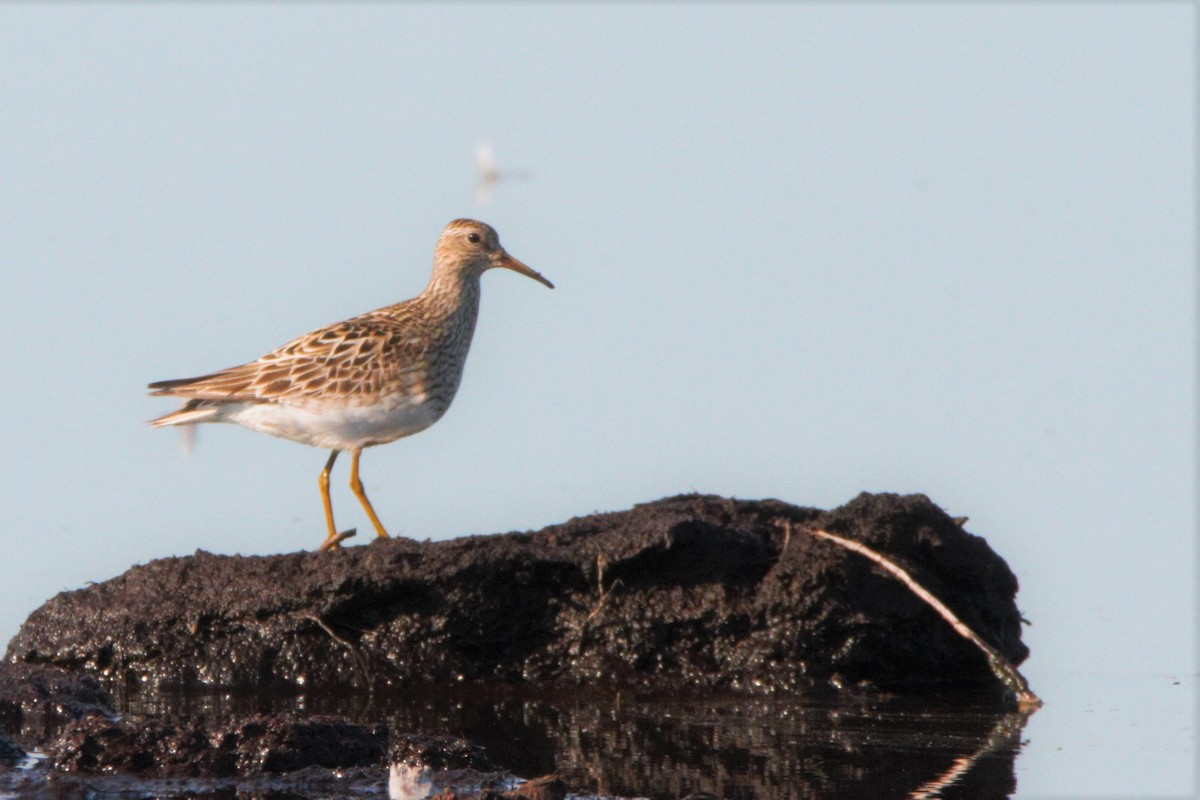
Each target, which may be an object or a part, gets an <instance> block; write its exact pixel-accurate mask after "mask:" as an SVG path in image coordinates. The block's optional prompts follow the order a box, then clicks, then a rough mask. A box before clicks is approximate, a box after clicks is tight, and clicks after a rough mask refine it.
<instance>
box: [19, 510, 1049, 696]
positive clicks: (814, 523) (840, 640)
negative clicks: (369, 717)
mask: <svg viewBox="0 0 1200 800" xmlns="http://www.w3.org/2000/svg"><path fill="white" fill-rule="evenodd" d="M789 524H790V525H791V526H792V529H791V531H790V532H789V531H788V530H786V527H787V525H789ZM822 526H823V527H828V528H829V529H830V530H831V531H833V532H837V533H840V534H841V535H844V536H847V537H849V538H854V539H858V540H860V541H863V542H865V543H867V544H869V545H870V546H872V547H874V548H876V549H879V550H881V551H883V552H884V553H885V554H887V555H888V556H889V557H891V558H893V559H895V560H897V561H898V562H900V563H901V564H902V565H904V566H905V567H906V568H908V569H910V570H911V571H912V572H913V573H914V575H916V576H917V577H918V579H919V580H921V581H923V582H924V583H925V585H926V586H927V587H929V588H930V589H931V590H932V591H934V593H935V594H937V595H938V596H939V597H940V598H941V599H942V600H943V602H945V603H946V604H947V605H948V606H950V607H951V608H952V609H954V610H955V611H956V612H957V613H959V614H960V616H961V617H962V618H963V619H964V620H965V621H966V622H967V623H968V624H970V625H971V626H973V627H974V628H975V630H976V631H977V632H978V633H979V634H980V635H981V636H982V637H983V638H984V639H985V640H987V641H988V642H990V643H991V644H992V645H993V646H995V647H996V648H997V649H999V650H1000V651H1001V652H1002V653H1003V654H1004V655H1005V656H1006V657H1008V658H1009V659H1010V660H1011V661H1013V662H1014V663H1019V662H1020V661H1022V660H1023V659H1024V658H1025V657H1026V655H1027V652H1028V651H1027V649H1026V648H1025V646H1024V645H1023V644H1022V643H1021V641H1020V616H1019V614H1018V611H1017V608H1016V605H1015V603H1014V599H1013V598H1014V594H1015V592H1016V588H1017V582H1016V578H1015V577H1014V576H1013V575H1012V573H1011V572H1010V571H1009V569H1008V567H1007V565H1006V564H1005V563H1004V561H1003V560H1002V559H1001V558H1000V557H999V556H997V555H996V554H995V553H994V552H992V550H991V549H990V548H989V547H988V546H987V543H986V542H985V541H984V540H983V539H980V538H978V537H976V536H972V535H971V534H969V533H967V532H965V531H964V530H963V529H962V528H961V527H960V526H959V525H957V524H956V523H955V521H954V520H953V519H951V518H950V517H948V516H947V515H946V514H945V513H944V512H943V511H942V510H941V509H939V508H937V507H936V506H934V505H933V504H932V503H930V502H929V500H928V499H927V498H925V497H924V496H921V495H913V496H906V497H902V496H897V495H866V494H864V495H860V496H859V497H858V498H856V499H855V500H854V501H852V502H851V503H849V504H847V505H846V506H843V507H842V508H839V509H837V510H835V511H833V512H828V513H826V512H821V511H818V510H815V509H805V508H798V507H796V506H792V505H788V504H786V503H783V502H779V501H775V500H766V501H754V502H752V501H736V500H729V499H723V498H720V497H713V496H702V495H687V496H679V497H673V498H668V499H665V500H660V501H657V502H654V503H647V504H644V505H639V506H636V507H634V508H633V509H631V510H629V511H623V512H617V513H608V514H595V515H592V516H588V517H579V518H576V519H572V520H570V521H568V522H566V523H564V524H561V525H554V526H551V527H548V528H545V529H543V530H541V531H538V532H536V533H511V534H503V535H494V536H477V537H467V538H461V539H455V540H451V541H444V542H424V543H421V542H415V541H411V540H406V539H397V540H392V541H376V542H373V543H372V544H370V545H369V546H367V547H352V548H346V549H345V550H342V551H340V552H334V553H315V552H314V553H305V552H300V553H293V554H288V555H280V556H254V557H242V556H216V555H212V554H209V553H205V552H202V551H198V552H197V553H196V554H195V555H193V556H190V557H184V558H168V559H162V560H159V561H154V562H151V563H149V564H146V565H142V566H137V567H134V568H132V569H130V570H129V571H128V572H126V573H125V574H123V575H121V576H119V577H117V578H114V579H112V580H109V581H106V582H104V583H102V584H99V585H94V586H89V587H87V588H85V589H80V590H76V591H72V592H64V593H62V594H59V595H58V596H56V597H54V598H52V599H51V600H50V601H48V602H47V603H46V604H44V605H43V606H42V607H41V608H39V609H38V610H37V611H35V612H34V613H33V614H32V615H30V617H29V619H28V620H26V622H25V624H24V625H23V626H22V628H21V630H20V632H19V633H18V634H17V636H16V637H15V638H14V639H13V640H12V642H11V643H10V644H9V647H8V653H7V658H8V659H9V660H11V661H25V662H44V663H51V664H55V665H59V666H62V667H64V668H67V669H72V670H85V671H88V672H91V673H93V674H96V675H99V676H103V677H105V678H106V679H108V680H110V681H113V682H114V684H115V683H120V682H128V683H130V684H144V685H148V686H151V687H153V686H155V685H177V686H200V685H211V686H258V687H271V686H274V687H285V686H288V685H292V686H295V685H308V686H336V685H348V686H366V685H369V684H376V685H377V684H379V683H419V682H433V683H439V684H447V683H453V682H460V681H475V680H493V681H494V680H499V681H503V682H508V683H514V684H520V683H536V684H539V685H541V684H548V683H560V684H574V683H588V684H611V685H634V686H641V687H647V688H653V689H669V688H672V687H682V686H698V687H708V688H731V689H752V690H758V689H763V690H772V689H774V690H802V689H805V688H809V687H812V686H814V685H828V684H829V683H831V682H832V683H834V684H835V685H836V684H844V683H847V682H849V683H873V684H875V685H888V686H894V687H904V686H909V687H911V686H919V685H926V686H928V685H934V686H940V685H945V684H947V683H954V682H964V681H965V682H971V681H982V682H983V684H986V685H992V684H994V681H993V678H992V677H991V674H990V672H989V671H988V668H987V665H986V662H985V660H984V658H983V657H982V655H981V654H980V653H979V652H978V651H977V650H975V649H974V647H973V646H971V645H970V644H969V643H967V642H965V641H964V640H962V639H961V638H960V637H959V636H958V635H957V634H956V633H955V632H954V631H953V630H952V629H951V628H950V627H949V626H948V625H947V624H946V623H945V622H944V621H943V620H942V619H941V618H940V617H938V616H937V615H936V614H935V613H934V612H933V611H932V610H930V609H929V608H927V607H926V606H925V605H924V604H923V603H922V602H921V601H920V600H918V599H917V598H916V597H914V596H913V595H912V594H911V593H910V592H909V590H908V589H907V588H905V587H904V586H903V585H901V584H900V583H898V582H897V581H895V580H894V579H893V578H891V577H890V576H888V575H886V574H885V573H883V572H882V571H881V570H879V569H878V568H877V567H875V566H874V565H872V564H871V563H870V562H868V561H867V560H865V559H864V558H862V557H861V556H859V555H857V554H854V553H848V552H846V551H845V550H843V549H841V548H839V547H838V546H836V545H835V544H833V543H831V542H828V541H821V540H818V539H816V538H814V537H812V536H809V535H807V534H806V533H805V531H806V530H807V529H810V528H812V527H822Z"/></svg>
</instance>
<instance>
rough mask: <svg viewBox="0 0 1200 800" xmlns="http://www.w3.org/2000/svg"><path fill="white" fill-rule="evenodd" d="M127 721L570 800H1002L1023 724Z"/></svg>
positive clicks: (736, 702)
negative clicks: (394, 743)
mask: <svg viewBox="0 0 1200 800" xmlns="http://www.w3.org/2000/svg"><path fill="white" fill-rule="evenodd" d="M123 703H124V705H125V706H126V707H127V710H129V711H131V712H134V713H156V714H162V713H165V714H181V715H184V716H187V717H198V718H205V719H206V720H208V721H212V722H215V721H218V720H220V719H222V718H229V717H234V716H240V715H245V714H251V713H256V712H277V711H293V712H299V713H304V714H340V715H344V716H347V717H350V718H352V719H354V720H355V721H357V722H363V723H374V722H380V721H385V722H387V723H388V725H389V727H390V729H391V730H392V731H393V732H394V733H400V732H408V731H421V732H424V733H429V734H450V735H454V736H461V737H464V738H467V739H470V740H472V741H475V742H478V743H479V744H481V745H483V746H484V747H485V748H487V751H488V754H489V756H490V758H491V760H492V762H493V763H494V764H495V765H497V766H502V767H504V768H506V769H508V770H511V771H512V772H513V773H515V774H517V775H520V776H523V777H531V776H535V775H543V774H546V773H550V772H555V771H557V772H558V774H559V775H560V776H561V777H562V778H563V779H564V780H565V781H566V783H567V785H568V786H570V787H571V788H572V790H573V791H576V792H584V793H594V794H598V795H607V796H622V797H632V796H640V797H648V798H653V799H654V800H657V799H658V798H681V797H686V796H687V795H689V794H696V793H710V794H714V795H717V796H720V797H727V798H820V799H821V800H832V799H835V798H843V797H844V798H862V797H880V798H888V797H895V798H904V797H908V798H913V800H916V799H917V798H922V799H924V798H939V797H940V798H1004V797H1008V796H1009V795H1010V794H1011V793H1012V792H1013V791H1014V790H1015V787H1016V779H1015V777H1014V762H1015V758H1016V754H1017V752H1018V750H1019V748H1020V741H1019V736H1020V731H1021V729H1022V727H1023V724H1024V720H1025V717H1024V716H1023V715H1021V714H1018V713H1011V712H1002V711H997V710H995V709H985V708H979V707H974V708H971V707H964V705H962V704H961V703H954V702H953V701H951V700H949V699H947V700H944V701H942V702H938V701H937V699H936V698H935V699H934V700H931V699H930V698H928V697H925V698H920V699H915V700H914V699H899V698H884V699H881V698H879V697H878V696H865V695H864V696H855V697H851V698H849V699H847V698H845V697H839V698H838V699H836V700H830V701H823V702H814V701H809V700H803V701H802V700H799V699H787V700H784V699H779V698H767V697H761V698H760V697H752V698H747V697H745V696H735V697H714V696H692V697H684V696H673V697H668V698H662V697H657V698H656V697H643V696H639V695H632V694H623V693H619V692H608V693H599V692H584V691H579V692H572V693H565V694H564V693H557V694H546V693H536V694H535V693H531V692H522V691H517V690H514V689H513V688H511V687H501V688H496V687H491V688H488V689H483V688H470V687H460V688H459V689H458V690H457V691H455V692H453V693H445V692H438V693H434V692H414V691H411V690H405V691H394V692H391V693H384V692H377V693H375V694H374V695H373V696H364V695H361V694H359V695H353V694H337V693H324V694H319V695H318V694H312V695H299V696H292V697H264V696H262V695H255V696H238V695H228V694H220V695H216V694H210V695H196V694H194V693H191V694H180V695H175V696H171V695H166V694H161V693H160V694H158V695H157V696H155V697H127V698H124V700H123Z"/></svg>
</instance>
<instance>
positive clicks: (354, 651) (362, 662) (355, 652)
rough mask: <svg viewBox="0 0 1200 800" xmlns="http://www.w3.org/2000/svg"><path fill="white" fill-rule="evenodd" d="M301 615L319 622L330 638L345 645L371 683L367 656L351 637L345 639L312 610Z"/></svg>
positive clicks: (368, 683)
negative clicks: (360, 650)
mask: <svg viewBox="0 0 1200 800" xmlns="http://www.w3.org/2000/svg"><path fill="white" fill-rule="evenodd" d="M301 617H303V618H304V619H308V620H312V621H313V622H315V623H317V625H318V626H320V628H321V630H323V631H325V633H327V634H329V638H330V639H333V640H334V641H335V642H337V643H338V644H340V645H341V646H342V647H345V648H346V649H347V650H349V651H350V655H352V656H354V660H355V661H356V662H358V666H359V667H360V668H361V669H362V671H363V678H365V679H366V681H367V685H368V686H370V685H371V670H370V669H369V668H368V666H367V660H366V658H365V657H363V654H362V653H361V652H359V649H358V646H357V645H355V644H354V643H353V642H351V641H350V640H349V639H344V638H342V637H341V636H339V635H338V634H337V632H336V631H334V629H333V628H331V627H329V625H328V624H327V623H326V622H325V620H323V619H321V618H320V617H318V616H317V615H316V614H313V613H312V612H305V613H304V614H301Z"/></svg>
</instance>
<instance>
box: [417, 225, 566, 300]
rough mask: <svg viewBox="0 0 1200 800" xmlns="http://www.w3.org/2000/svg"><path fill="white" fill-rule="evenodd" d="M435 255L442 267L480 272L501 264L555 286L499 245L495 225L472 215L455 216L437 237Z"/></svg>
mask: <svg viewBox="0 0 1200 800" xmlns="http://www.w3.org/2000/svg"><path fill="white" fill-rule="evenodd" d="M433 258H434V263H435V264H436V265H437V266H438V267H439V268H444V267H447V266H451V265H453V266H455V267H457V269H459V270H470V271H471V272H473V273H475V274H476V275H480V274H483V272H484V271H485V270H489V269H492V268H493V267H502V268H504V269H511V270H512V271H513V272H519V273H521V274H522V275H524V276H525V277H527V278H533V279H534V280H535V281H537V282H538V283H542V284H545V285H546V286H549V287H550V288H551V289H553V288H554V284H553V283H551V282H550V281H548V280H546V278H545V277H543V276H542V274H541V273H540V272H537V271H536V270H534V269H531V268H530V267H528V266H526V265H525V264H523V263H521V262H520V261H518V260H517V259H515V258H513V257H512V256H510V255H509V254H508V252H507V251H506V250H505V249H504V248H503V247H501V246H500V237H499V236H498V235H497V234H496V229H495V228H493V227H492V226H491V225H488V224H487V223H484V222H478V221H476V220H473V219H456V220H454V221H453V222H451V223H450V224H449V225H447V226H446V227H445V228H444V229H443V230H442V236H441V238H440V239H438V243H437V250H435V251H434V257H433Z"/></svg>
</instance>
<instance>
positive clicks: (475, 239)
mask: <svg viewBox="0 0 1200 800" xmlns="http://www.w3.org/2000/svg"><path fill="white" fill-rule="evenodd" d="M467 241H468V242H470V243H471V244H479V234H478V233H468V234H467Z"/></svg>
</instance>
